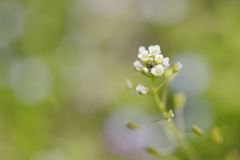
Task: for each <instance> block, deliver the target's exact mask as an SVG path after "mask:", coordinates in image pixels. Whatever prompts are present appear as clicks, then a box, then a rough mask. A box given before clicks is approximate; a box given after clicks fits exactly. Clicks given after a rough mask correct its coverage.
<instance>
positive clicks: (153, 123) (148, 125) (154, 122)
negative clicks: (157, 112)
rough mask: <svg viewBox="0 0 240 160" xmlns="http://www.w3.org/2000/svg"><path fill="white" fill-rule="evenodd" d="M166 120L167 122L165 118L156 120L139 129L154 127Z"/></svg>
mask: <svg viewBox="0 0 240 160" xmlns="http://www.w3.org/2000/svg"><path fill="white" fill-rule="evenodd" d="M164 120H165V118H162V119H158V120H155V121H153V122H150V123H147V124H145V125H142V126H140V128H139V129H144V128H146V127H150V126H153V125H155V124H156V123H157V122H161V121H164Z"/></svg>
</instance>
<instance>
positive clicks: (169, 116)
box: [165, 110, 174, 121]
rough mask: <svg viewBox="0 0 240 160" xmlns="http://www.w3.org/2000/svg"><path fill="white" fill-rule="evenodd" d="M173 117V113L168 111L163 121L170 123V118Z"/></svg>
mask: <svg viewBox="0 0 240 160" xmlns="http://www.w3.org/2000/svg"><path fill="white" fill-rule="evenodd" d="M172 117H174V114H173V111H172V110H169V111H168V113H165V119H166V120H168V121H170V120H171V118H172Z"/></svg>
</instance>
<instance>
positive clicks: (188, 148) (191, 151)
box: [152, 77, 200, 160]
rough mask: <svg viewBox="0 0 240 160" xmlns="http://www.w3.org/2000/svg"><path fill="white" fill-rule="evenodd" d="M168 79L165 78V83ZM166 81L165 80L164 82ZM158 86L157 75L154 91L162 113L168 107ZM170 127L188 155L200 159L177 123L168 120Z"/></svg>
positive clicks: (153, 85)
mask: <svg viewBox="0 0 240 160" xmlns="http://www.w3.org/2000/svg"><path fill="white" fill-rule="evenodd" d="M166 82H167V80H165V83H166ZM163 83H164V82H163ZM160 86H161V85H160ZM157 91H158V87H157V88H156V86H155V77H152V93H153V96H154V99H155V101H156V103H157V106H158V108H159V110H160V112H161V113H162V114H164V113H166V107H165V105H164V104H162V102H161V99H160V97H159V95H158V93H157ZM167 124H168V127H169V128H170V129H171V130H172V132H173V133H174V135H175V137H176V138H177V140H178V142H179V144H180V145H181V146H182V148H183V150H184V151H185V153H186V155H187V156H188V158H189V159H190V160H200V157H199V156H198V155H197V154H196V151H195V150H194V149H193V147H191V146H190V144H189V143H188V142H187V140H186V139H184V138H183V137H182V136H181V135H180V132H179V131H178V129H177V127H176V124H175V123H174V122H173V120H172V121H170V122H168V123H167Z"/></svg>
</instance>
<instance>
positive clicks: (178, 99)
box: [173, 92, 187, 108]
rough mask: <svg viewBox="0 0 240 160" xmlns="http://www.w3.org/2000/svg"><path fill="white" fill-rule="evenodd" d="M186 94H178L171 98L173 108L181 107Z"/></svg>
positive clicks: (184, 101)
mask: <svg viewBox="0 0 240 160" xmlns="http://www.w3.org/2000/svg"><path fill="white" fill-rule="evenodd" d="M186 99H187V97H186V94H184V93H183V92H179V93H177V94H175V95H174V96H173V103H174V107H175V108H179V107H183V106H184V105H185V103H186Z"/></svg>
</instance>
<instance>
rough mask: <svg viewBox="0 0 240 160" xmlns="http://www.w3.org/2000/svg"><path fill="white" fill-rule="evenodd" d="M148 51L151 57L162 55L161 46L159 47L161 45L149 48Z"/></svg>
mask: <svg viewBox="0 0 240 160" xmlns="http://www.w3.org/2000/svg"><path fill="white" fill-rule="evenodd" d="M148 51H149V54H150V55H153V56H155V55H157V54H159V53H161V51H160V46H159V45H155V46H149V47H148Z"/></svg>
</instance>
